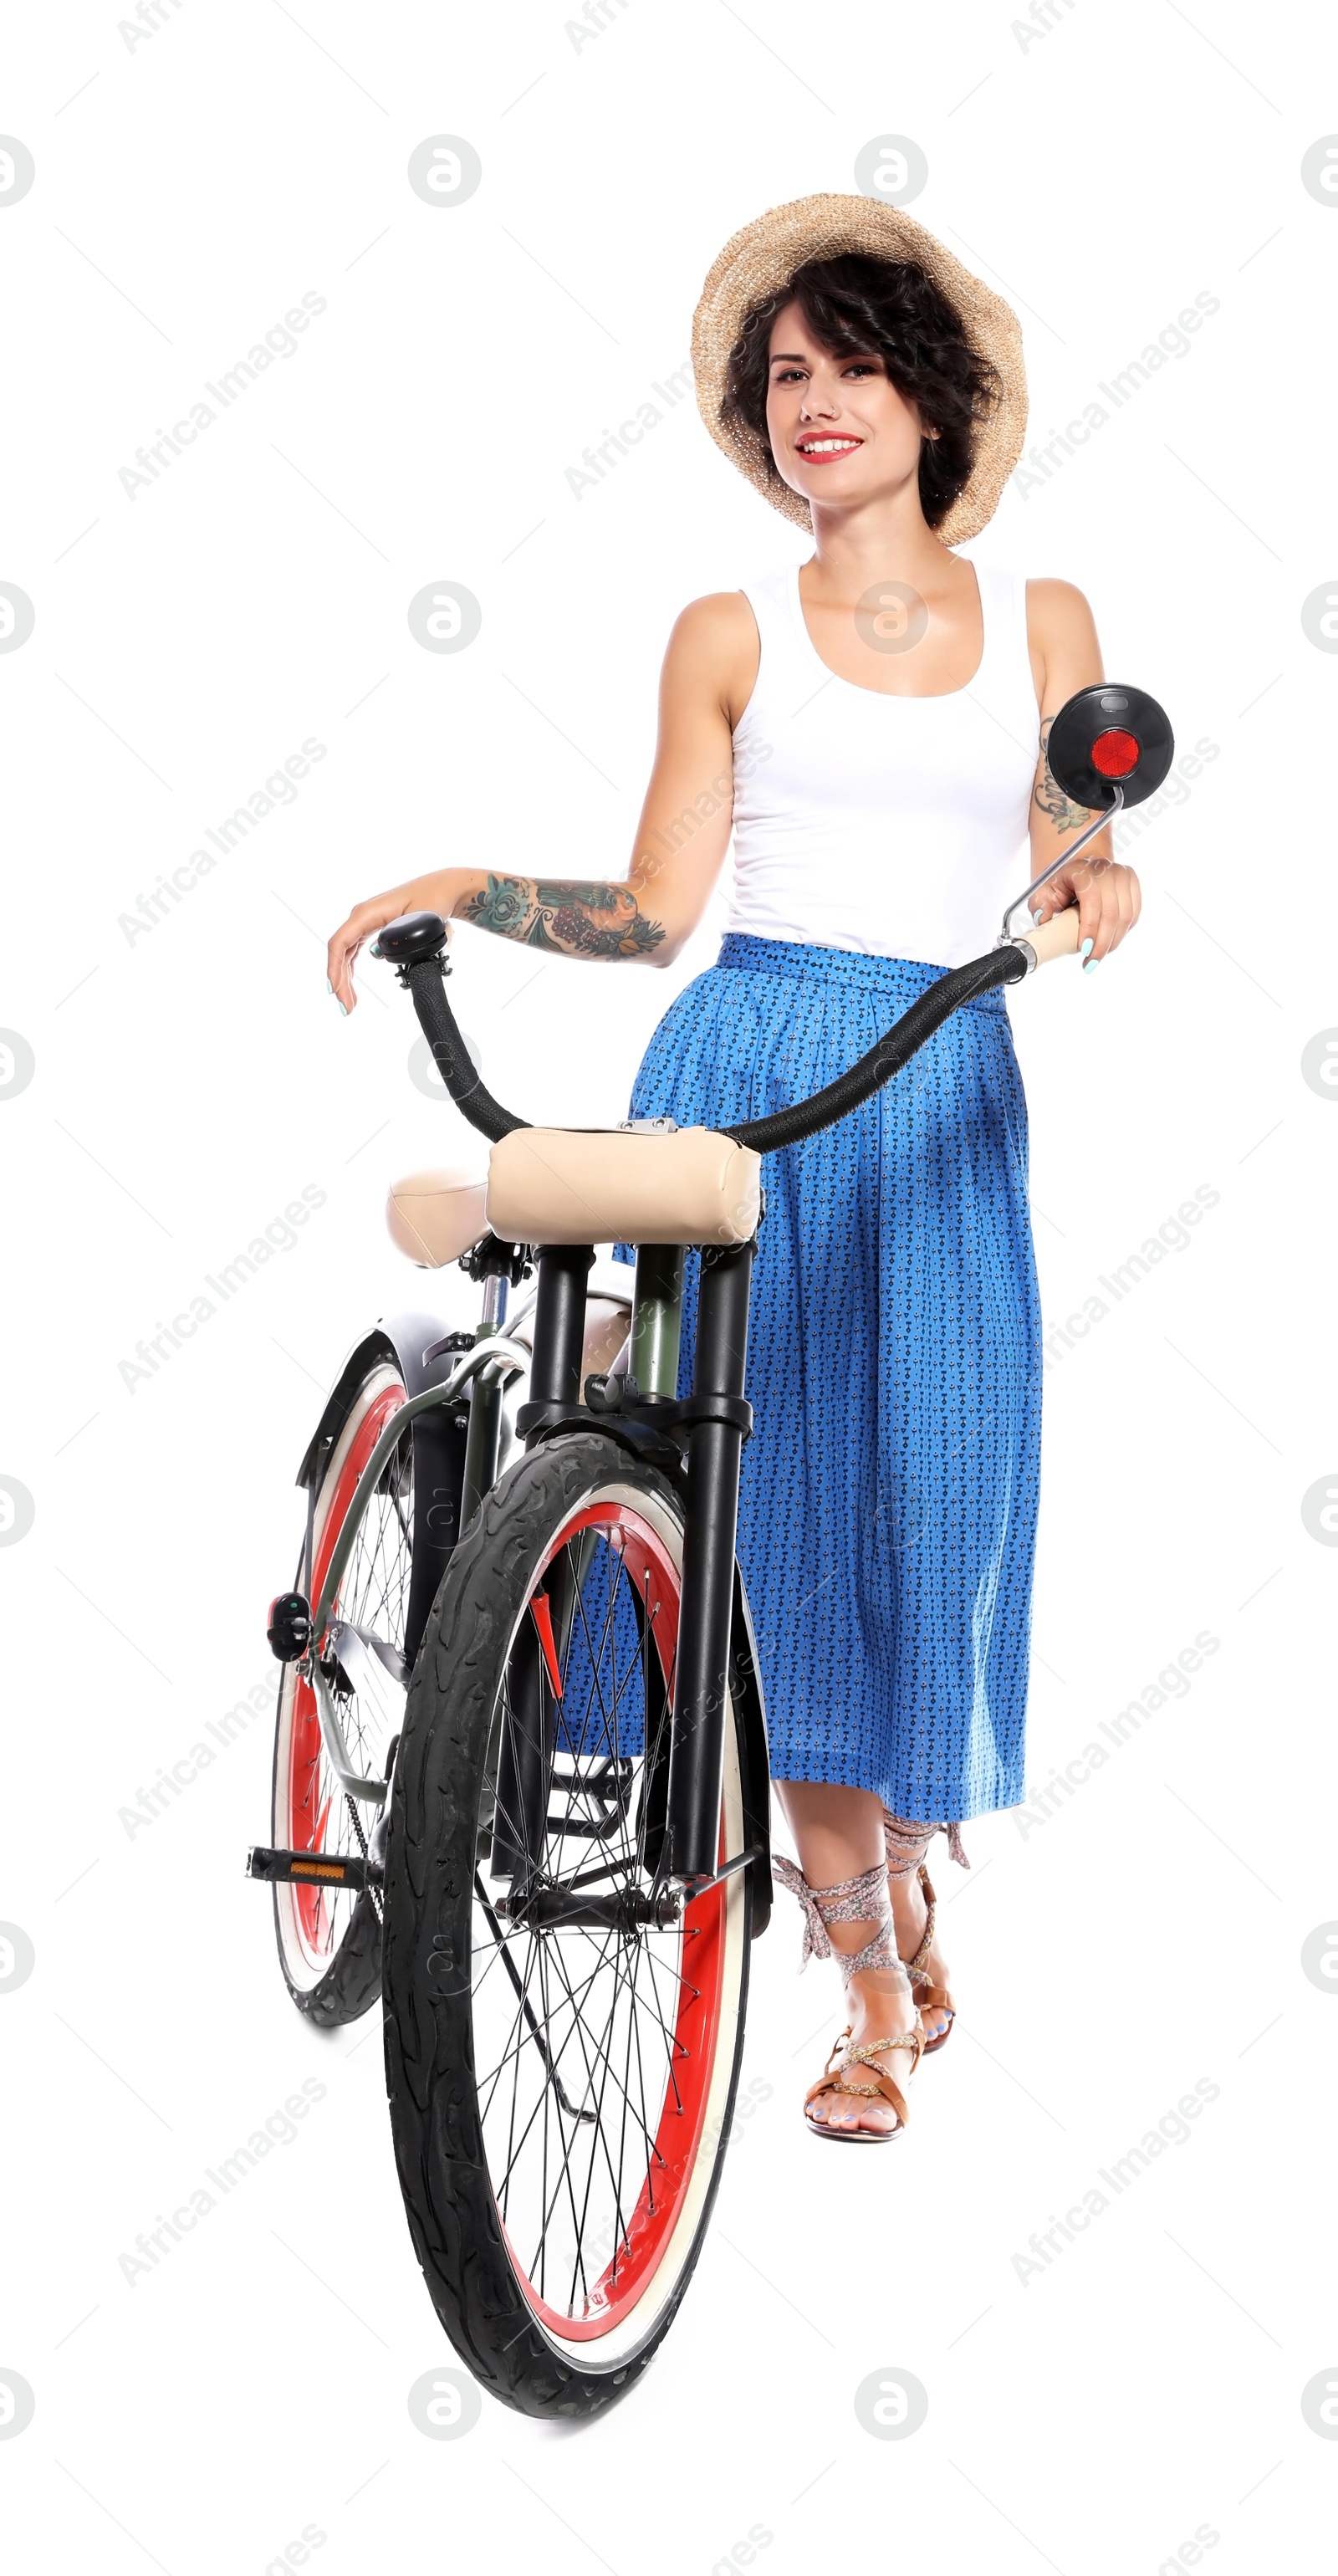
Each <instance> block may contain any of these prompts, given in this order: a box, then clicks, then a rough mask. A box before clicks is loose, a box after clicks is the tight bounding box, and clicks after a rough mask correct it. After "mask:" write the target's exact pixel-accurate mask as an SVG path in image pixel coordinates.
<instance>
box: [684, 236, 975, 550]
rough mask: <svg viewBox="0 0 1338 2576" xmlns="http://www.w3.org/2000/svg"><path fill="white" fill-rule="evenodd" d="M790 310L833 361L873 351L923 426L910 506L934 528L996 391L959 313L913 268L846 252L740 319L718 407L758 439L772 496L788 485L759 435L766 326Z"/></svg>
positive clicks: (914, 264)
mask: <svg viewBox="0 0 1338 2576" xmlns="http://www.w3.org/2000/svg"><path fill="white" fill-rule="evenodd" d="M790 303H797V304H798V306H799V308H800V311H801V312H802V314H803V316H804V320H805V321H806V323H807V324H808V327H809V329H810V331H811V332H812V333H813V335H814V337H815V338H816V339H818V340H820V341H821V343H822V345H823V347H824V349H828V350H830V351H831V354H832V356H833V357H838V358H844V357H850V358H854V357H865V356H871V355H873V354H875V353H876V354H877V356H879V357H880V358H881V359H882V361H883V364H884V366H885V367H886V369H887V373H888V377H889V379H890V381H891V382H892V383H893V384H894V385H895V386H896V388H897V391H898V393H899V394H902V395H904V397H905V398H906V400H907V401H909V402H913V403H915V404H916V406H917V408H918V410H919V412H920V416H921V419H922V420H923V422H924V424H925V428H926V429H927V430H928V429H936V430H937V431H938V436H937V438H928V437H926V438H925V439H924V440H923V442H922V444H921V448H920V507H921V509H922V510H923V512H924V514H925V519H926V522H927V524H928V525H929V526H930V527H931V528H936V527H938V525H939V523H940V521H941V520H943V519H945V518H946V517H947V514H948V511H949V510H950V509H951V507H952V504H953V502H954V501H955V500H956V498H957V496H958V493H959V492H960V491H961V490H962V488H963V486H964V484H965V483H966V482H967V480H968V478H969V476H970V472H971V466H972V462H973V459H974V454H975V436H976V428H977V425H978V423H979V422H981V421H982V420H984V419H986V418H987V417H988V415H989V413H990V412H991V411H992V410H993V409H994V406H995V404H996V402H997V401H998V398H999V395H1000V393H1001V391H1002V385H1001V381H1000V378H999V374H998V370H997V369H996V368H995V367H994V366H992V365H991V363H990V360H989V359H988V358H984V357H982V356H981V355H980V353H979V351H978V350H976V349H973V347H972V346H971V343H970V341H969V340H968V338H967V336H966V332H965V329H964V328H963V325H962V321H961V317H960V315H959V314H958V313H957V311H956V310H955V308H954V306H953V305H951V304H950V303H949V301H948V298H947V297H946V295H945V294H944V293H943V291H942V289H941V288H940V287H938V286H936V285H935V283H934V281H933V279H932V278H931V277H930V276H929V275H928V273H927V271H926V270H924V269H923V268H921V267H920V265H919V263H918V261H916V260H893V259H877V258H873V257H871V256H866V255H865V254H864V253H862V252H856V251H848V252H845V253H843V254H842V255H841V256H840V257H839V258H836V259H810V260H806V261H805V262H804V265H803V267H802V268H797V269H796V270H795V272H794V275H793V276H792V277H791V278H790V279H789V281H788V283H787V284H786V285H784V286H781V287H778V288H777V289H776V291H775V293H774V294H772V295H768V296H766V297H764V298H763V300H762V301H761V302H760V303H758V304H754V305H753V306H752V307H751V309H750V311H749V312H748V313H747V314H746V315H745V316H744V321H743V327H742V329H741V331H740V333H739V336H738V339H737V340H736V341H735V343H734V346H733V348H732V349H731V351H730V353H729V366H728V371H727V375H726V384H725V394H724V398H723V400H722V402H721V406H720V416H721V419H722V420H728V419H729V418H730V416H731V414H732V415H733V416H734V418H735V419H737V420H739V421H740V422H742V423H744V424H746V426H747V427H748V428H749V429H751V430H752V431H754V432H755V433H756V435H757V436H758V437H759V438H760V440H761V443H762V449H763V454H764V457H765V460H766V466H767V471H768V474H769V475H770V477H771V479H772V481H773V482H774V483H775V485H776V487H777V489H778V490H780V489H782V488H788V487H787V486H785V484H784V477H783V476H782V475H781V473H780V472H779V470H778V468H777V466H776V462H775V459H774V457H773V456H772V453H771V441H770V438H769V436H768V434H767V390H768V386H769V383H770V376H771V363H770V356H769V347H770V340H771V325H772V323H773V322H774V321H775V318H776V316H777V314H778V313H780V312H782V311H783V310H784V308H785V306H786V305H787V304H790Z"/></svg>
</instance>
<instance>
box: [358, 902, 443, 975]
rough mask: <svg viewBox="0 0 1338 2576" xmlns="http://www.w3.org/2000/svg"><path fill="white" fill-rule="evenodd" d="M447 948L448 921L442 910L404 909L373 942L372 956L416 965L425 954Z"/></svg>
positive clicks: (438, 953) (437, 954)
mask: <svg viewBox="0 0 1338 2576" xmlns="http://www.w3.org/2000/svg"><path fill="white" fill-rule="evenodd" d="M445 950H446V924H445V922H444V921H443V920H442V917H441V914H440V913H439V912H402V913H401V914H400V917H399V919H398V921H388V922H387V923H386V926H385V929H384V930H378V932H377V934H376V937H375V939H374V940H373V942H372V955H373V957H385V958H388V959H389V961H390V964H391V965H392V966H417V965H418V964H419V963H420V961H421V960H422V959H423V958H425V957H441V956H444V954H445Z"/></svg>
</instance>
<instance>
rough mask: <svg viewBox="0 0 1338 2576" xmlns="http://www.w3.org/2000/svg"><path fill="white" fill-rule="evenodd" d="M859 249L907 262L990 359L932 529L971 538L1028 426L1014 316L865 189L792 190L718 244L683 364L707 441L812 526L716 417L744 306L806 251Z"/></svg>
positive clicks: (766, 457)
mask: <svg viewBox="0 0 1338 2576" xmlns="http://www.w3.org/2000/svg"><path fill="white" fill-rule="evenodd" d="M845 251H859V252H862V253H864V254H865V256H872V257H874V258H876V259H893V260H917V261H918V262H919V265H920V266H921V268H923V269H924V270H925V272H926V274H927V275H928V276H929V277H931V278H932V279H933V281H934V284H935V285H936V286H937V287H938V288H939V289H940V291H941V293H942V294H943V295H945V296H946V297H947V300H948V302H949V303H950V304H951V305H952V306H953V308H954V310H955V312H957V313H958V314H959V315H960V317H961V322H962V327H963V329H964V330H965V333H966V336H967V338H968V340H969V341H970V343H971V346H972V348H973V349H975V350H976V351H977V352H978V353H979V355H980V356H981V357H984V358H988V359H989V360H990V361H991V362H992V364H993V365H994V366H995V367H996V368H997V370H998V374H999V380H1000V398H999V401H998V403H997V405H996V407H995V409H994V411H993V412H992V413H991V415H990V417H989V419H988V420H986V421H982V422H981V424H980V425H979V427H978V429H977V431H976V436H975V463H974V465H973V467H972V470H971V473H970V475H969V477H968V479H967V481H966V483H965V484H964V486H963V488H962V490H961V492H960V493H959V494H958V496H957V499H956V500H955V501H954V502H953V504H952V506H951V508H950V509H949V511H948V513H947V516H946V517H945V518H944V519H943V520H941V521H940V523H939V526H938V527H937V529H936V530H935V534H936V535H937V536H938V537H941V538H942V540H943V543H944V544H945V545H960V544H961V543H962V542H963V540H964V539H965V538H967V537H974V536H977V535H978V534H979V532H980V530H981V529H982V528H983V527H984V526H985V523H986V521H987V520H988V519H989V518H991V517H992V516H993V513H994V510H995V507H996V505H997V503H998V500H999V496H1000V494H1001V492H1002V491H1003V487H1004V485H1005V483H1006V482H1007V480H1008V477H1009V475H1010V474H1011V473H1012V470H1013V467H1014V466H1015V465H1016V463H1017V460H1018V457H1019V456H1020V455H1021V453H1022V442H1023V440H1024V438H1025V437H1026V434H1027V377H1026V370H1025V368H1024V366H1023V362H1022V326H1021V324H1020V323H1019V321H1018V318H1017V315H1016V314H1015V313H1014V312H1013V310H1012V308H1011V306H1010V305H1007V304H1005V303H1004V301H1003V298H1002V296H999V295H995V294H993V293H992V292H991V290H990V288H989V287H988V286H984V285H982V283H981V281H980V279H979V278H978V277H973V276H972V274H971V271H970V269H969V268H963V266H962V263H961V261H960V260H959V259H954V257H953V254H952V252H951V251H950V250H945V249H944V247H943V244H942V242H940V241H936V240H935V238H934V236H933V234H932V233H931V232H927V231H926V230H925V227H924V225H923V224H917V222H916V221H915V218H914V216H913V215H907V214H903V213H902V212H901V210H900V208H899V207H897V206H884V205H880V204H878V203H877V202H876V200H875V199H873V198H872V197H838V196H829V195H824V196H818V197H796V198H795V199H794V201H793V203H792V204H790V205H788V206H773V207H772V208H771V210H770V212H769V213H767V214H765V215H759V216H758V218H757V221H756V222H755V223H751V224H745V225H744V228H743V230H742V232H739V233H735V235H734V238H733V240H732V241H728V242H726V244H725V247H724V249H723V250H722V252H721V253H720V256H719V258H718V259H717V261H716V262H715V265H714V267H713V268H712V270H711V273H710V275H709V277H708V278H707V280H706V284H705V286H704V287H703V289H702V297H701V302H700V304H699V305H698V307H697V310H696V313H695V315H694V317H693V324H692V365H693V372H694V374H695V376H696V381H697V408H698V410H699V411H700V413H701V416H702V419H703V420H704V421H705V423H706V426H707V428H708V429H709V431H710V433H711V436H712V438H713V439H714V440H715V443H716V445H717V447H720V448H723V450H724V452H725V454H726V456H727V457H728V458H729V461H730V463H731V465H737V467H738V469H739V472H740V473H741V474H746V475H747V477H748V480H749V482H750V483H752V484H754V485H755V486H756V488H757V490H758V491H759V492H760V493H761V494H762V495H763V498H764V499H765V500H768V501H770V503H771V504H772V507H773V509H777V510H779V511H780V512H781V513H782V515H783V516H784V517H785V518H787V519H793V521H794V522H795V525H796V527H800V528H810V529H811V527H812V524H813V521H812V515H811V513H810V510H809V506H808V503H807V501H805V500H803V499H802V498H801V496H800V494H799V493H798V492H792V491H791V490H790V488H789V485H788V484H778V483H776V482H775V481H774V479H773V476H772V474H771V473H770V472H769V471H768V466H769V463H770V449H769V447H768V446H767V443H766V440H765V439H764V438H761V437H759V436H758V434H757V432H756V431H755V430H752V429H750V428H749V427H748V426H747V425H746V423H745V422H743V421H741V420H738V419H736V418H732V417H731V418H728V419H722V417H721V408H720V407H721V403H722V401H723V399H724V394H725V387H726V383H727V380H728V368H729V354H730V351H731V349H732V348H733V346H734V343H735V341H736V340H737V339H738V336H739V333H740V331H741V330H742V328H743V319H744V315H745V314H746V313H747V312H748V311H749V310H750V309H751V307H752V306H753V305H755V304H760V303H761V302H762V301H763V299H764V298H765V297H766V296H768V295H774V294H775V293H776V291H777V289H778V288H779V287H782V286H785V285H787V284H788V282H789V280H790V278H791V277H792V276H793V275H794V272H795V270H796V269H797V268H802V266H803V265H804V262H805V261H806V260H810V259H835V258H837V257H839V256H840V255H841V253H842V252H845Z"/></svg>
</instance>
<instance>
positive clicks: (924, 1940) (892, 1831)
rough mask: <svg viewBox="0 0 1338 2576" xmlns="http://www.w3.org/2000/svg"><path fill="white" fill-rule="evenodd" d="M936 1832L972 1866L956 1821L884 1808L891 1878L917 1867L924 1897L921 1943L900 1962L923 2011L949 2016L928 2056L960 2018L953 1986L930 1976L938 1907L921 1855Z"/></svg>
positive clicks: (927, 2048)
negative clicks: (921, 1821)
mask: <svg viewBox="0 0 1338 2576" xmlns="http://www.w3.org/2000/svg"><path fill="white" fill-rule="evenodd" d="M935 1834H946V1835H947V1837H948V1849H949V1851H950V1853H951V1854H952V1857H953V1859H954V1860H955V1861H957V1862H958V1863H959V1864H960V1866H961V1867H962V1868H963V1869H969V1868H970V1866H971V1863H970V1861H969V1860H968V1859H967V1857H966V1853H965V1851H964V1849H963V1847H962V1838H961V1834H960V1831H959V1829H958V1827H957V1826H956V1825H955V1824H943V1825H912V1824H908V1823H907V1822H906V1820H905V1819H904V1818H903V1817H901V1816H894V1815H893V1814H892V1812H891V1810H890V1808H887V1807H884V1809H883V1841H884V1844H885V1845H886V1849H887V1874H888V1877H889V1878H890V1879H891V1878H909V1877H910V1874H911V1871H912V1870H914V1871H915V1874H916V1877H917V1878H918V1879H919V1882H920V1885H921V1887H922V1888H923V1890H924V1899H925V1928H924V1931H923V1933H922V1934H921V1936H920V1946H919V1948H918V1950H917V1951H916V1953H915V1956H914V1958H913V1959H903V1960H902V1963H901V1964H902V1966H903V1967H904V1969H905V1971H906V1974H907V1976H908V1977H909V1978H910V1981H911V1985H912V1987H913V1989H914V1992H915V2000H916V2003H917V2005H918V2006H919V2009H920V2012H921V2014H922V2015H924V2014H928V2013H933V2012H945V2013H947V2014H948V2016H949V2020H948V2026H947V2029H946V2030H941V2031H939V2032H938V2034H937V2036H936V2037H935V2038H933V2039H927V2040H926V2041H925V2045H924V2053H925V2056H926V2057H933V2056H934V2055H935V2053H936V2051H937V2050H938V2049H940V2048H944V2047H946V2045H947V2043H948V2041H949V2040H950V2039H951V2037H952V2033H953V2025H954V2023H955V2021H956V2018H957V2008H956V2006H955V2004H954V2003H953V1999H952V1994H951V1991H950V1989H949V1988H948V1987H947V1986H940V1985H937V1984H936V1983H935V1981H934V1979H933V1978H932V1977H931V1976H930V1973H929V1968H928V1964H927V1963H928V1959H929V1954H930V1951H931V1950H932V1949H933V1946H934V1922H935V1918H936V1915H937V1910H938V1908H937V1900H936V1898H935V1895H934V1886H933V1881H932V1879H931V1878H930V1875H929V1872H928V1870H927V1869H926V1868H925V1865H924V1861H923V1859H922V1858H921V1854H922V1853H923V1852H925V1851H927V1850H928V1848H929V1845H930V1843H931V1842H932V1841H933V1839H934V1836H935Z"/></svg>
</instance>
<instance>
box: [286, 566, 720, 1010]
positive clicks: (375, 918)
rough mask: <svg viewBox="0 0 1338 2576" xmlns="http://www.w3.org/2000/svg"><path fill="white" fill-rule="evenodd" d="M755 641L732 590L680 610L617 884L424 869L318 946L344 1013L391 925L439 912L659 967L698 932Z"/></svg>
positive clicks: (551, 948) (569, 952)
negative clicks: (368, 953)
mask: <svg viewBox="0 0 1338 2576" xmlns="http://www.w3.org/2000/svg"><path fill="white" fill-rule="evenodd" d="M757 658H758V643H757V629H756V627H755V625H754V623H753V617H752V612H751V610H750V609H749V607H748V603H747V601H746V600H745V599H744V597H743V594H742V592H740V591H725V592H719V593H717V594H716V595H715V596H713V597H711V598H707V599H697V600H694V601H693V602H692V605H691V607H689V608H685V609H684V611H683V614H682V616H681V617H680V618H679V619H678V621H677V623H676V625H675V627H674V630H673V633H672V635H671V636H670V638H669V646H668V650H667V652H666V654H665V657H664V668H663V671H662V673H661V678H660V729H659V740H658V743H657V746H656V753H655V765H654V768H653V770H652V772H651V779H650V785H649V787H648V789H647V791H646V801H645V804H644V806H643V807H642V810H641V820H640V822H639V824H638V826H637V833H636V840H635V844H634V847H633V856H632V864H631V866H630V868H629V869H628V872H627V875H626V876H625V877H620V878H613V879H609V880H607V881H605V880H602V879H600V880H595V879H587V878H575V877H570V878H569V877H528V876H512V875H509V874H503V873H501V872H500V871H496V870H492V869H488V868H438V869H435V870H433V871H432V872H431V873H430V874H429V875H427V876H422V877H413V878H411V879H409V881H408V882H407V883H406V884H404V885H400V886H394V887H391V888H389V889H388V890H387V892H385V893H384V894H379V895H373V896H371V897H370V899H369V900H368V901H367V902H365V903H360V904H355V906H354V908H353V910H352V912H351V913H350V914H349V917H348V919H347V921H345V922H343V923H341V925H340V927H339V929H338V930H337V931H336V932H335V934H334V937H333V938H332V939H331V941H330V946H329V956H328V964H327V972H328V975H329V978H330V987H331V990H332V991H333V992H334V993H335V994H336V996H337V997H338V999H339V1001H340V1002H342V1004H343V1005H344V1008H345V1009H346V1010H350V1011H351V1010H352V1009H354V1008H355V1006H356V1001H357V995H356V993H355V991H354V985H353V961H354V959H355V958H356V956H357V954H358V951H359V949H360V948H361V947H362V946H363V944H364V942H365V941H366V940H368V939H374V938H375V936H376V933H377V931H378V930H383V929H384V928H385V926H386V923H387V922H388V921H394V920H395V919H396V917H397V916H398V915H399V914H400V913H402V912H439V913H441V914H442V915H443V916H444V918H445V919H446V920H447V921H465V922H469V923H471V924H472V925H473V926H474V927H475V928H476V929H478V930H491V931H493V932H495V933H496V934H497V936H498V937H500V938H502V939H514V940H517V941H519V942H520V944H521V945H522V946H524V947H527V948H540V949H543V950H544V951H545V952H546V953H547V954H548V955H550V956H562V957H584V958H589V959H591V960H605V961H607V962H608V963H610V964H613V963H617V962H618V961H620V960H621V959H623V958H629V959H634V960H638V961H639V962H641V963H642V964H645V965H650V966H667V965H669V964H670V963H671V961H672V960H673V958H675V957H676V956H677V955H678V952H679V950H680V949H681V947H682V946H683V943H684V941H685V940H686V939H687V938H689V937H690V935H691V933H692V932H693V931H694V930H695V929H696V927H697V924H698V922H699V921H700V920H701V917H702V914H703V913H704V911H705V909H706V905H707V901H708V899H709V896H710V893H711V889H712V887H713V885H714V884H715V881H716V878H717V877H718V875H719V873H720V868H721V864H722V862H723V860H724V856H725V851H726V849H727V847H728V845H729V831H730V821H731V817H732V813H733V782H734V770H733V742H732V738H731V737H732V730H733V726H734V725H735V724H736V723H737V721H738V718H739V716H740V715H741V714H742V712H743V708H744V706H745V705H746V703H747V700H748V697H749V695H750V693H751V690H752V685H753V680H754V678H755V677H756V672H757Z"/></svg>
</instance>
